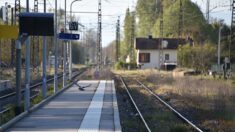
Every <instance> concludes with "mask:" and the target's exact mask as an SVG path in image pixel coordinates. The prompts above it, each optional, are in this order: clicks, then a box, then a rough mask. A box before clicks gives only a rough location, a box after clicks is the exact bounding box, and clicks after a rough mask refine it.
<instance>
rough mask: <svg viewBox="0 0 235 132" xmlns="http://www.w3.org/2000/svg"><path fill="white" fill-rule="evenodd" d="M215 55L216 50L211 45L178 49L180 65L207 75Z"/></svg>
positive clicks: (197, 45)
mask: <svg viewBox="0 0 235 132" xmlns="http://www.w3.org/2000/svg"><path fill="white" fill-rule="evenodd" d="M215 53H216V48H215V47H214V46H213V45H211V44H204V45H199V44H196V45H195V46H190V45H189V44H187V45H183V46H180V47H179V49H178V64H179V65H180V66H181V67H188V68H193V69H195V70H197V71H201V72H203V73H205V72H206V71H207V70H208V69H209V68H210V66H211V65H212V63H213V60H214V58H215Z"/></svg>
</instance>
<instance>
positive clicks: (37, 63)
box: [33, 0, 40, 78]
mask: <svg viewBox="0 0 235 132" xmlns="http://www.w3.org/2000/svg"><path fill="white" fill-rule="evenodd" d="M34 12H38V0H34ZM34 38H35V40H36V47H37V51H36V67H37V76H38V78H39V65H40V64H39V63H40V60H39V59H40V58H39V53H40V44H39V36H36V37H34ZM33 42H34V43H35V41H33ZM33 54H35V53H33Z"/></svg>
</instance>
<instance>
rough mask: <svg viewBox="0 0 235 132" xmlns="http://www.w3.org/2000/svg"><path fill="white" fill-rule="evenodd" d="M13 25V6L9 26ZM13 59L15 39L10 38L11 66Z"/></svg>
mask: <svg viewBox="0 0 235 132" xmlns="http://www.w3.org/2000/svg"><path fill="white" fill-rule="evenodd" d="M13 25H14V8H13V7H12V8H11V26H13ZM14 61H15V40H14V39H12V40H11V66H13V65H14Z"/></svg>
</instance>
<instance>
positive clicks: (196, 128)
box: [135, 79, 203, 132]
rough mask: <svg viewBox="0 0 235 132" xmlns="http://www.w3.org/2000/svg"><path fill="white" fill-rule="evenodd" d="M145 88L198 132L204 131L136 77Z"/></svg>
mask: <svg viewBox="0 0 235 132" xmlns="http://www.w3.org/2000/svg"><path fill="white" fill-rule="evenodd" d="M135 80H136V81H137V82H138V83H139V84H140V85H141V86H142V87H143V88H144V89H146V90H147V91H148V92H149V93H151V94H152V95H153V96H154V97H156V98H157V99H158V100H159V101H160V102H161V103H162V104H164V105H165V106H166V107H168V108H169V109H170V110H171V111H173V112H174V114H176V115H177V116H178V117H179V118H180V119H182V120H183V121H185V122H187V123H188V124H189V125H190V126H192V127H193V128H194V129H195V130H197V131H198V132H203V131H202V130H201V129H200V128H198V127H197V126H196V125H195V124H193V123H192V122H191V121H189V120H188V119H187V118H185V117H184V116H183V115H182V114H180V113H179V112H178V111H177V110H175V109H174V108H173V107H172V106H170V105H169V104H168V103H166V102H165V101H164V100H162V99H161V98H160V97H159V96H158V95H157V94H155V93H154V92H153V91H152V90H150V88H148V87H147V86H145V85H144V84H143V83H141V82H140V81H139V80H137V79H135Z"/></svg>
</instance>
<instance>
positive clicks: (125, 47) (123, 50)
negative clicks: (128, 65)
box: [120, 8, 131, 61]
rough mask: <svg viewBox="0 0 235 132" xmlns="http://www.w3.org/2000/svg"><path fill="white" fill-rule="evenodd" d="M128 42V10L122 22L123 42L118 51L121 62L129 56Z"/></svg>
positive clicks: (129, 23) (129, 37)
mask: <svg viewBox="0 0 235 132" xmlns="http://www.w3.org/2000/svg"><path fill="white" fill-rule="evenodd" d="M130 41H131V13H130V9H129V8H128V9H127V10H126V16H125V20H124V40H123V42H122V43H121V47H120V48H121V50H120V54H121V56H120V58H121V60H123V61H124V60H125V59H126V57H127V55H128V54H129V53H128V51H129V47H130Z"/></svg>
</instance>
